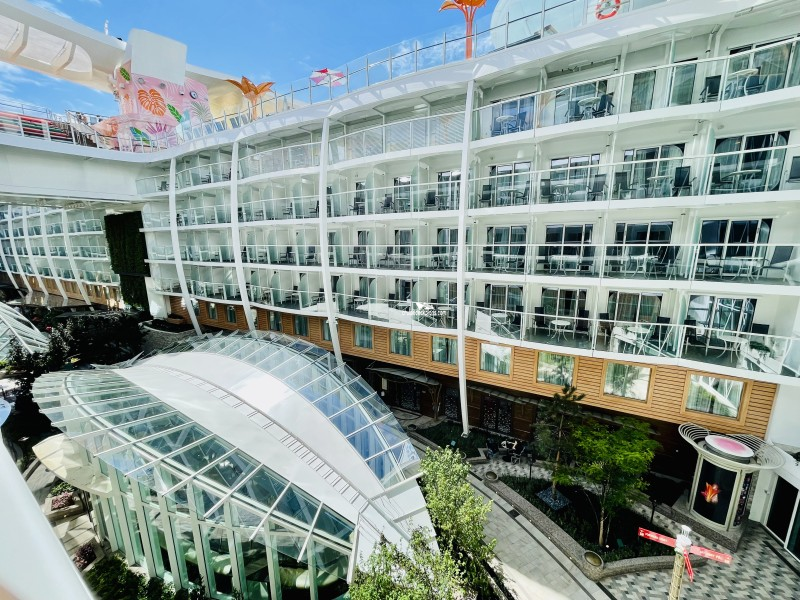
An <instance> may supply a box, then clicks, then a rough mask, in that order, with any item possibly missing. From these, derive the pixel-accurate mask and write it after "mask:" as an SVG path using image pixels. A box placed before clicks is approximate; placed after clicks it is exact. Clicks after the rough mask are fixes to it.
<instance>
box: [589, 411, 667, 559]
mask: <svg viewBox="0 0 800 600" xmlns="http://www.w3.org/2000/svg"><path fill="white" fill-rule="evenodd" d="M575 439H576V444H575V448H576V455H575V460H576V463H577V474H578V475H579V476H580V477H581V478H582V479H583V480H584V481H585V482H586V483H587V484H589V485H590V486H591V487H592V488H593V491H594V492H595V493H596V495H597V498H598V500H599V504H600V514H599V515H598V536H597V539H598V542H597V543H598V544H600V546H603V545H604V544H605V541H606V539H607V537H608V530H609V529H610V524H611V519H612V518H613V517H614V515H615V514H616V513H617V511H619V509H621V508H624V507H626V506H628V505H630V502H631V499H632V496H633V493H634V492H636V491H637V490H642V489H644V488H645V487H646V483H645V481H644V480H643V479H642V476H643V475H644V474H645V473H646V472H647V470H648V468H649V467H650V462H651V461H652V460H653V455H654V454H655V450H656V448H657V447H658V443H657V442H655V441H654V440H651V439H650V429H649V427H648V425H647V423H644V422H643V421H638V420H636V419H630V418H625V419H622V423H621V427H609V426H606V425H601V424H599V423H594V424H592V425H584V426H581V427H578V428H577V429H576V430H575Z"/></svg>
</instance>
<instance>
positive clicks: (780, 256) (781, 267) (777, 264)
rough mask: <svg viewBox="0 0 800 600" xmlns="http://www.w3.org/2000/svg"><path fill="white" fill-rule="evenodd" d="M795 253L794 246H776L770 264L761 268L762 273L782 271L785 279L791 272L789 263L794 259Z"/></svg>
mask: <svg viewBox="0 0 800 600" xmlns="http://www.w3.org/2000/svg"><path fill="white" fill-rule="evenodd" d="M793 252H794V247H793V246H775V250H773V251H772V258H770V261H769V264H767V265H764V266H763V267H761V269H760V271H764V270H767V271H769V270H771V269H774V270H776V271H781V272H782V273H783V276H784V278H785V277H786V275H787V274H788V270H789V265H788V264H787V263H788V262H789V261H790V260H791V259H792V253H793ZM760 275H761V274H760V273H759V277H760Z"/></svg>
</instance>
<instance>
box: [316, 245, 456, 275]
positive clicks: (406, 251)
mask: <svg viewBox="0 0 800 600" xmlns="http://www.w3.org/2000/svg"><path fill="white" fill-rule="evenodd" d="M329 249H330V259H331V263H330V264H331V266H332V267H336V268H354V269H396V270H402V271H453V270H455V269H456V267H457V264H458V252H457V251H456V247H455V246H448V245H441V244H434V245H424V244H396V245H389V246H385V245H358V244H354V245H349V244H343V245H335V244H334V245H330V246H329Z"/></svg>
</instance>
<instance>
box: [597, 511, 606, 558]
mask: <svg viewBox="0 0 800 600" xmlns="http://www.w3.org/2000/svg"><path fill="white" fill-rule="evenodd" d="M605 525H606V511H605V509H604V508H601V509H600V534H599V535H598V536H597V543H598V544H600V548H602V547H603V545H604V544H605V543H606V527H605Z"/></svg>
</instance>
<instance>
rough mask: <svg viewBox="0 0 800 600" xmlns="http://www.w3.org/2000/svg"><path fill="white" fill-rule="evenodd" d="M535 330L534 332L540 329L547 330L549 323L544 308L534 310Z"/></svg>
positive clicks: (537, 307) (538, 307) (539, 307)
mask: <svg viewBox="0 0 800 600" xmlns="http://www.w3.org/2000/svg"><path fill="white" fill-rule="evenodd" d="M533 328H534V330H538V329H539V328H542V329H545V330H546V329H547V321H545V318H544V306H536V307H534V309H533Z"/></svg>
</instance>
